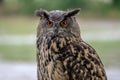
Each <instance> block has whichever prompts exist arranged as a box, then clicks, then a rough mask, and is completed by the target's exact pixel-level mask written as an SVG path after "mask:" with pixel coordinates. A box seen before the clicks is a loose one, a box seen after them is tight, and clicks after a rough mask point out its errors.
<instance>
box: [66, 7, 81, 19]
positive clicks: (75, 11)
mask: <svg viewBox="0 0 120 80" xmlns="http://www.w3.org/2000/svg"><path fill="white" fill-rule="evenodd" d="M79 12H80V8H77V9H74V10H71V11H68V12H67V14H66V17H71V16H75V15H76V14H78V13H79Z"/></svg>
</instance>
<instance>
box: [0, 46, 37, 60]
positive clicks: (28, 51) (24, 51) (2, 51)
mask: <svg viewBox="0 0 120 80" xmlns="http://www.w3.org/2000/svg"><path fill="white" fill-rule="evenodd" d="M35 55H36V49H35V46H34V45H0V59H3V60H15V61H33V60H35V58H36V57H35Z"/></svg>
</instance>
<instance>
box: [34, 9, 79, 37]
mask: <svg viewBox="0 0 120 80" xmlns="http://www.w3.org/2000/svg"><path fill="white" fill-rule="evenodd" d="M79 11H80V9H74V10H69V11H61V10H53V11H47V10H43V9H40V10H36V11H35V14H36V15H37V16H38V17H40V22H39V25H38V28H37V36H39V35H40V34H42V33H43V34H53V35H60V36H71V35H74V36H76V37H79V36H80V29H79V25H78V23H77V21H76V17H75V16H76V14H78V13H79Z"/></svg>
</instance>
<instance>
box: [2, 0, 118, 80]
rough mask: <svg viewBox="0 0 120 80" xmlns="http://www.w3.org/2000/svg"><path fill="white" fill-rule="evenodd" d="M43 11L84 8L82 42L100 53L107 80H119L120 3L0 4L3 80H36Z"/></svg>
mask: <svg viewBox="0 0 120 80" xmlns="http://www.w3.org/2000/svg"><path fill="white" fill-rule="evenodd" d="M40 8H43V9H47V10H56V9H59V10H67V9H73V8H81V12H80V14H79V15H78V16H77V20H78V22H79V24H80V29H81V35H82V38H83V40H84V41H86V42H87V43H89V44H90V45H92V46H93V47H94V48H95V49H96V51H97V52H98V55H99V56H100V58H101V60H102V62H103V64H104V66H105V70H106V73H107V76H108V80H120V77H119V76H120V0H64V1H62V0H0V80H36V78H37V76H36V47H35V42H36V28H37V25H38V21H39V18H38V17H36V16H35V15H34V11H35V10H36V9H40Z"/></svg>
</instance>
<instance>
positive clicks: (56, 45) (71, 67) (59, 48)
mask: <svg viewBox="0 0 120 80" xmlns="http://www.w3.org/2000/svg"><path fill="white" fill-rule="evenodd" d="M78 12H79V9H76V10H72V11H46V10H37V11H36V14H37V16H40V17H41V21H40V23H39V26H38V28H37V75H38V80H107V78H106V74H105V70H104V67H103V64H102V62H101V60H100V58H99V57H98V55H97V53H96V51H95V50H94V49H93V48H92V47H91V46H90V45H88V44H87V43H85V42H84V41H83V40H82V39H81V37H80V30H79V26H78V23H77V22H76V20H75V17H74V16H75V15H76V14H77V13H78ZM64 20H67V24H65V25H64V26H63V25H62V21H64ZM48 21H50V22H49V23H48ZM51 22H52V23H51ZM46 24H47V25H46ZM51 24H52V26H51ZM48 25H49V26H48ZM56 27H57V28H56Z"/></svg>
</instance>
